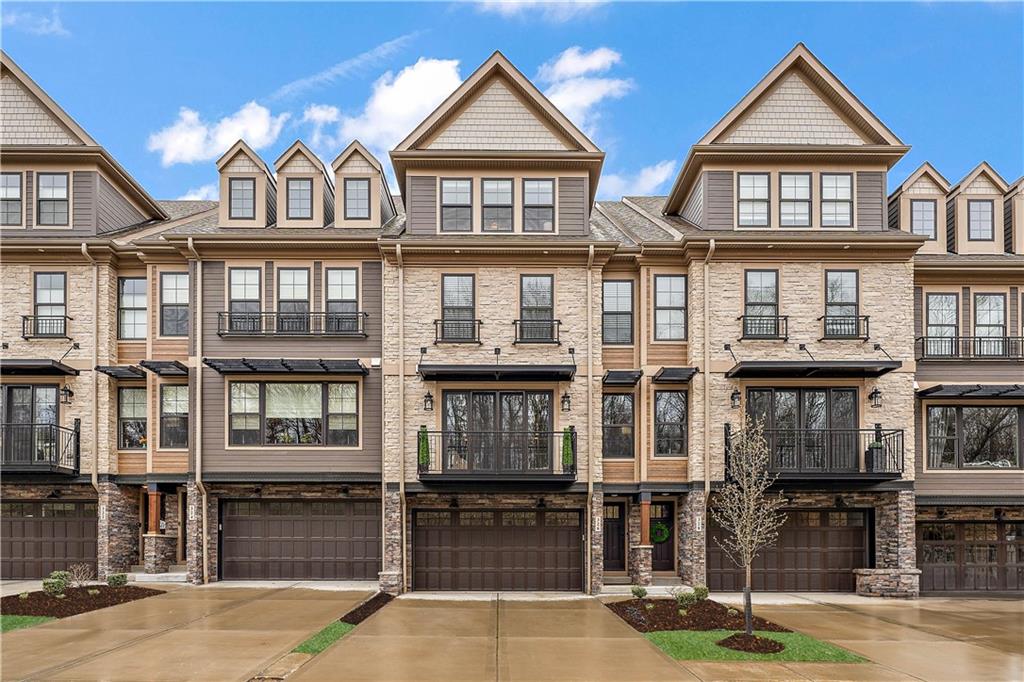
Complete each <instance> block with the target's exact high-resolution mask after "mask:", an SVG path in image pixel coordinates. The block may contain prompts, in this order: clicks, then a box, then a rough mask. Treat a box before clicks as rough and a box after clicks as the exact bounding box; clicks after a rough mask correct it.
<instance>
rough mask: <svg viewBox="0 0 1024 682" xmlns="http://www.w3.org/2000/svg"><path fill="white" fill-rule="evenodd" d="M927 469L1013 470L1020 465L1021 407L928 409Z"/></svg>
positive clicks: (955, 406) (950, 406) (931, 406)
mask: <svg viewBox="0 0 1024 682" xmlns="http://www.w3.org/2000/svg"><path fill="white" fill-rule="evenodd" d="M927 419H928V424H927V434H928V467H929V468H930V469H1014V468H1019V467H1020V465H1021V456H1020V454H1021V440H1022V438H1024V436H1022V434H1021V427H1022V424H1024V407H1020V406H1018V405H929V406H928V408H927Z"/></svg>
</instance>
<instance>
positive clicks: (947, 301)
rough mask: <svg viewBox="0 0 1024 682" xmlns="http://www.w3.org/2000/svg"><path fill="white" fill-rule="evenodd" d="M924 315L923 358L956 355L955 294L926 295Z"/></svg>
mask: <svg viewBox="0 0 1024 682" xmlns="http://www.w3.org/2000/svg"><path fill="white" fill-rule="evenodd" d="M925 314H926V322H927V324H926V326H925V331H924V333H925V337H926V338H925V346H924V355H925V357H931V356H939V357H942V356H947V357H948V356H953V355H957V351H958V350H959V349H958V347H957V338H956V337H957V314H958V313H957V298H956V294H928V296H927V297H926V299H925Z"/></svg>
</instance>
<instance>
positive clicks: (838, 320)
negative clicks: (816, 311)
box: [825, 270, 861, 339]
mask: <svg viewBox="0 0 1024 682" xmlns="http://www.w3.org/2000/svg"><path fill="white" fill-rule="evenodd" d="M859 315H860V304H859V299H858V287H857V271H856V270H826V271H825V337H826V338H840V339H841V338H857V337H858V336H860V331H861V330H860V319H859Z"/></svg>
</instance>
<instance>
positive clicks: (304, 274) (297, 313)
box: [277, 268, 309, 334]
mask: <svg viewBox="0 0 1024 682" xmlns="http://www.w3.org/2000/svg"><path fill="white" fill-rule="evenodd" d="M277 331H279V332H283V333H285V334H304V333H307V332H309V270H308V269H306V268H281V269H280V270H278V271H277Z"/></svg>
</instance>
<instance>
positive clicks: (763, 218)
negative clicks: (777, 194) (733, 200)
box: [736, 173, 771, 227]
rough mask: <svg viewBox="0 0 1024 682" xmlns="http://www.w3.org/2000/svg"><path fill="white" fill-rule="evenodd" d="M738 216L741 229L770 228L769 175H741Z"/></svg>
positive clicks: (738, 181) (739, 177)
mask: <svg viewBox="0 0 1024 682" xmlns="http://www.w3.org/2000/svg"><path fill="white" fill-rule="evenodd" d="M737 184H738V185H739V187H738V190H739V191H738V192H737V202H738V205H737V208H736V214H737V217H738V219H739V225H740V227H768V222H769V214H770V212H771V211H770V207H769V204H770V199H769V188H768V186H769V184H770V183H769V175H768V173H740V174H739V176H738V180H737Z"/></svg>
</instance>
